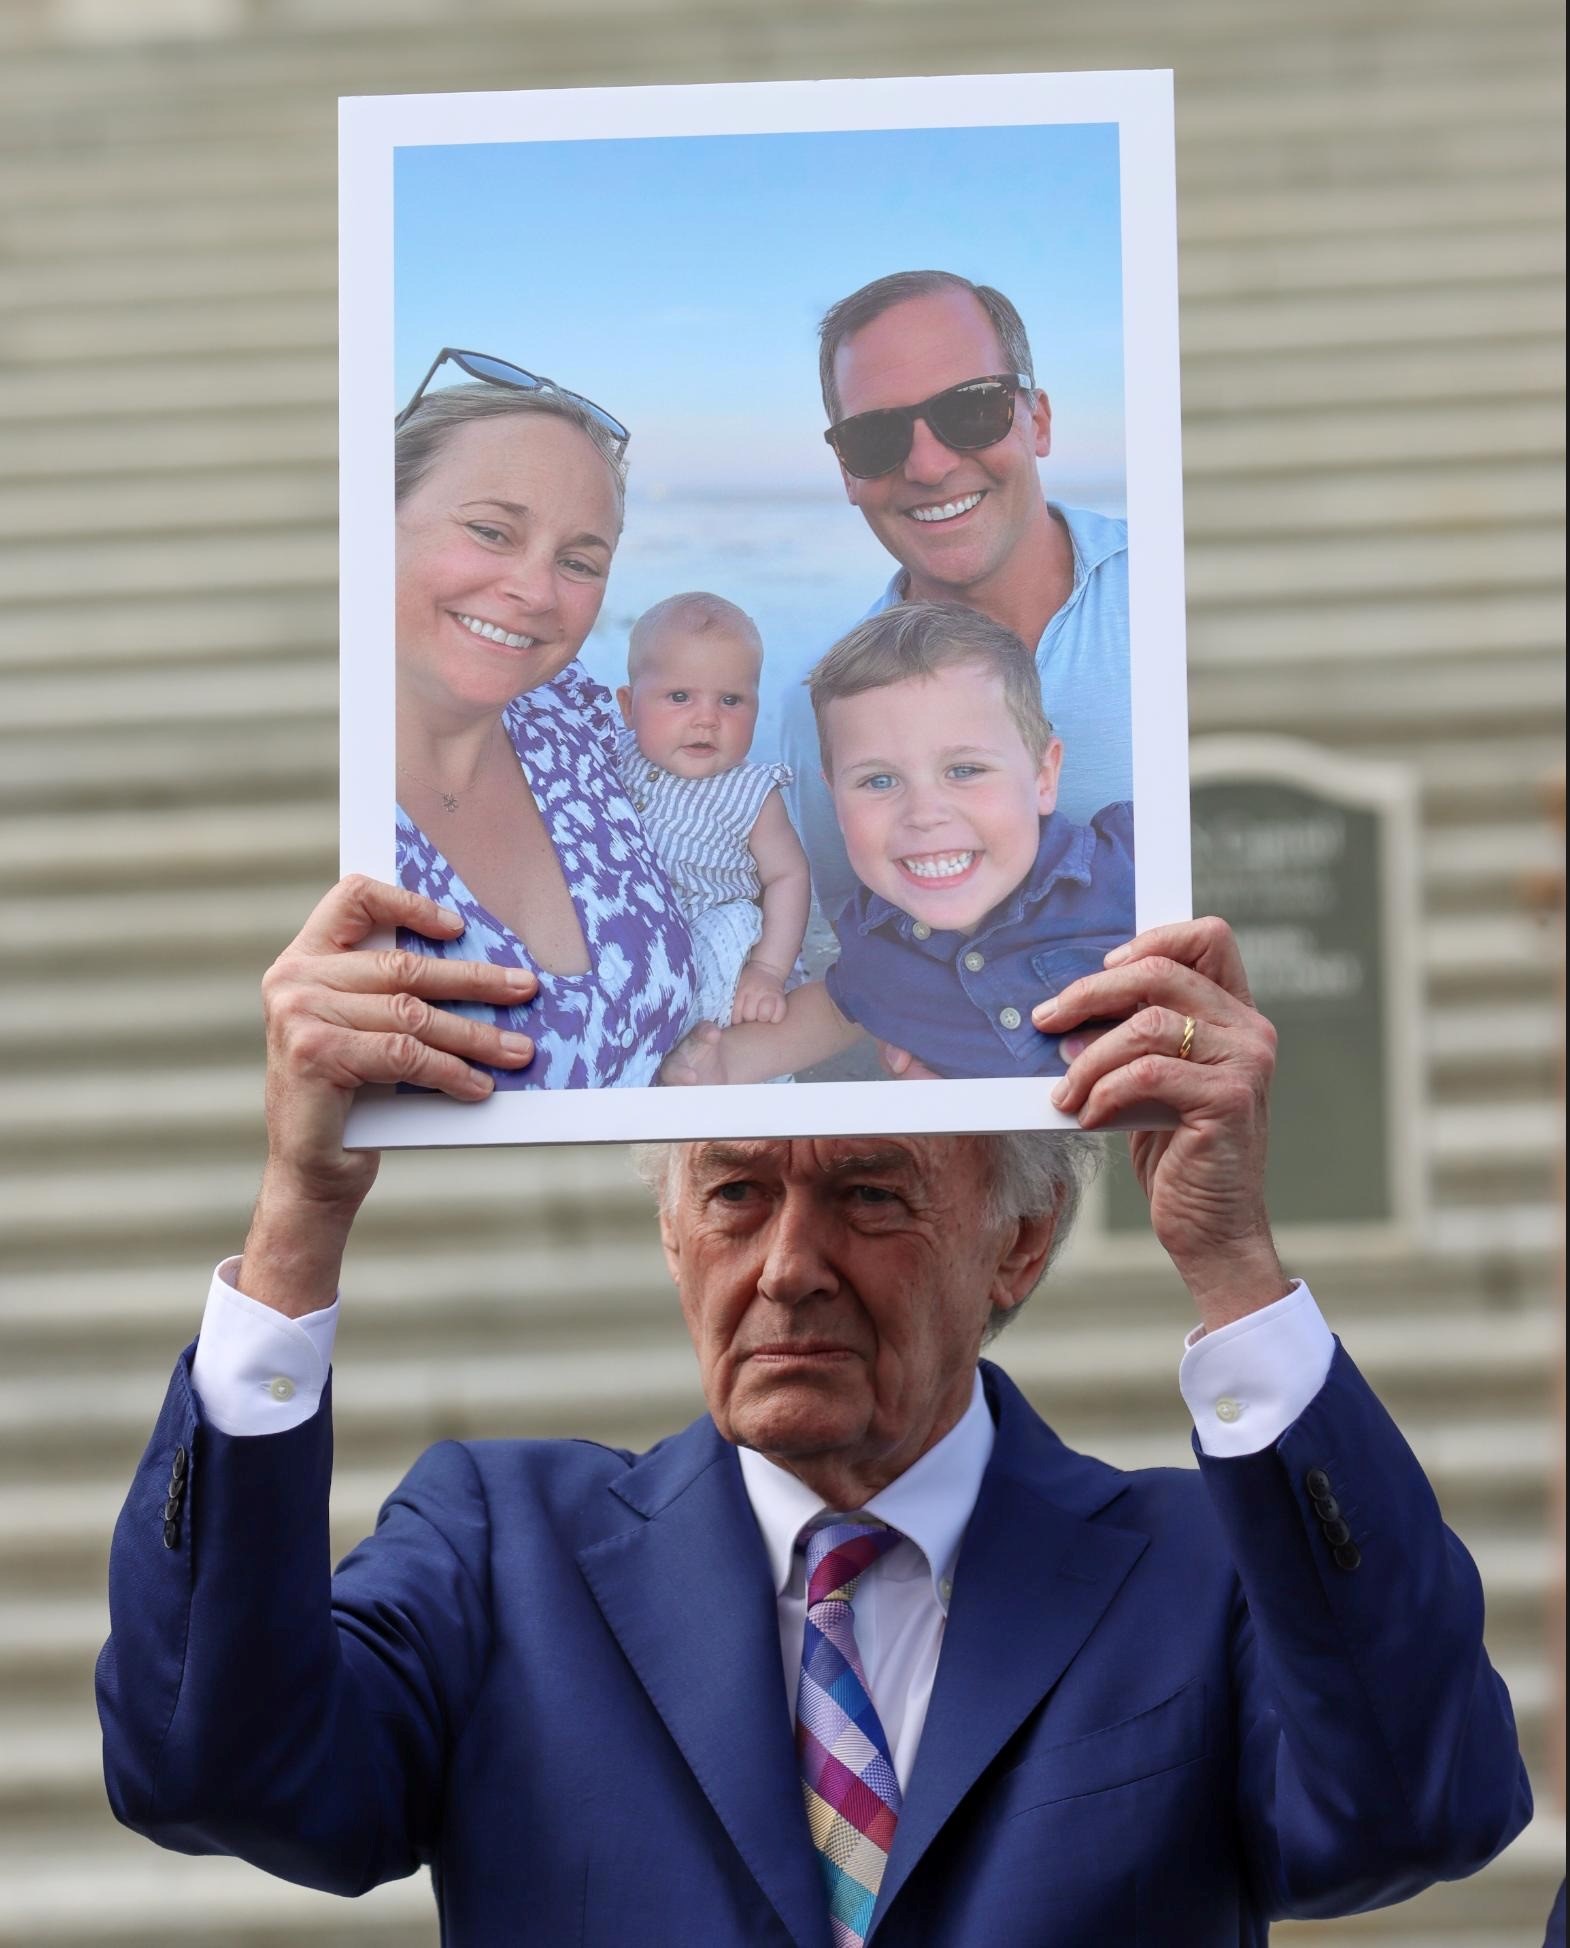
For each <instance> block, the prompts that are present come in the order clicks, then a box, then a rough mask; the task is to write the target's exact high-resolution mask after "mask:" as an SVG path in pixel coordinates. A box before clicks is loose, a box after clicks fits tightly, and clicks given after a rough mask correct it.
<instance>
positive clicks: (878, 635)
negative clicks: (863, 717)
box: [807, 602, 1055, 777]
mask: <svg viewBox="0 0 1570 1948" xmlns="http://www.w3.org/2000/svg"><path fill="white" fill-rule="evenodd" d="M966 663H979V664H980V665H981V667H982V668H983V669H986V670H989V671H991V672H992V673H993V674H994V675H996V676H997V677H998V678H999V680H1000V681H1001V682H1002V685H1003V701H1004V703H1005V704H1006V705H1007V706H1008V713H1009V716H1010V717H1012V718H1013V720H1014V724H1015V727H1016V729H1017V730H1018V731H1019V734H1020V736H1021V737H1023V738H1024V740H1025V748H1026V749H1027V750H1028V751H1029V752H1030V754H1031V756H1032V757H1035V758H1039V757H1041V756H1042V754H1043V753H1044V752H1045V750H1046V748H1047V746H1048V745H1049V744H1050V743H1051V742H1052V739H1053V736H1054V734H1055V733H1054V732H1053V729H1052V721H1051V719H1050V718H1049V717H1048V716H1047V713H1046V711H1045V710H1044V709H1043V708H1042V703H1041V678H1040V677H1039V676H1038V675H1037V673H1036V659H1035V658H1034V657H1033V656H1032V655H1031V653H1030V651H1029V650H1028V649H1027V648H1026V647H1025V645H1024V644H1023V643H1022V642H1021V641H1020V639H1019V637H1018V636H1016V635H1015V634H1014V632H1013V630H1012V629H1005V628H1004V627H1003V625H1002V623H1001V622H994V621H993V620H992V619H991V617H990V616H984V615H982V614H981V613H980V612H979V610H976V609H967V608H964V607H962V606H961V605H960V604H959V603H958V602H901V603H898V604H897V605H896V606H895V607H894V608H892V609H884V610H882V611H881V612H880V613H879V614H877V615H875V616H868V617H867V619H866V620H865V621H864V622H858V623H857V624H856V627H855V628H854V629H852V630H851V631H850V633H849V634H848V635H845V636H841V637H840V639H839V641H838V642H837V643H836V644H835V645H834V647H833V648H832V649H831V650H830V651H829V652H828V654H827V655H826V656H825V657H824V658H823V659H822V660H821V662H819V663H818V664H817V665H816V666H815V667H814V668H813V669H812V670H811V671H810V672H809V674H808V677H807V688H808V691H809V693H810V695H811V697H812V714H813V716H814V717H815V718H816V719H817V723H818V748H819V750H820V751H821V753H822V756H823V771H824V775H825V777H827V776H830V775H832V773H833V769H834V766H833V762H832V759H831V758H830V755H829V740H828V736H827V733H826V731H825V728H824V724H825V717H826V713H827V709H828V706H829V705H830V704H831V703H834V702H836V701H837V700H838V699H839V698H841V697H859V696H861V695H862V694H863V693H864V692H866V691H868V690H882V689H885V688H887V686H888V685H889V684H891V683H908V682H909V681H910V680H911V679H912V678H913V677H923V676H935V675H936V674H937V673H938V671H939V670H952V669H957V668H959V667H960V666H961V665H963V664H966Z"/></svg>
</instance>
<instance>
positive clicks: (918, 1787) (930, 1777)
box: [872, 1367, 1149, 1930]
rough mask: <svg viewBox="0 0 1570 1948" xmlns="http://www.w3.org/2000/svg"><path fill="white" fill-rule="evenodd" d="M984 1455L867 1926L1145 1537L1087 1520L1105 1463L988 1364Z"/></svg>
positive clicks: (1036, 1698) (1014, 1727) (1051, 1681)
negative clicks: (1065, 1440)
mask: <svg viewBox="0 0 1570 1948" xmlns="http://www.w3.org/2000/svg"><path fill="white" fill-rule="evenodd" d="M983 1374H984V1378H985V1380H986V1385H987V1394H988V1398H989V1400H990V1401H991V1403H992V1406H993V1410H994V1413H995V1414H996V1415H997V1418H998V1431H997V1439H996V1442H995V1444H994V1447H993V1452H992V1460H991V1462H990V1463H989V1464H988V1468H987V1473H986V1476H985V1478H984V1479H983V1481H982V1486H981V1493H980V1495H979V1496H978V1498H977V1501H976V1509H975V1513H974V1514H973V1515H972V1517H971V1519H970V1524H969V1526H968V1527H967V1529H966V1531H965V1541H964V1544H963V1546H962V1548H961V1550H960V1556H959V1562H958V1565H957V1567H956V1570H955V1576H954V1598H953V1602H952V1604H951V1606H950V1609H949V1617H948V1624H947V1627H946V1629H945V1631H944V1639H943V1651H942V1655H941V1657H940V1658H939V1661H938V1671H937V1678H936V1681H935V1683H934V1685H933V1690H932V1702H931V1704H930V1706H929V1707H928V1711H927V1721H926V1724H925V1726H924V1728H923V1730H922V1735H921V1749H920V1752H919V1754H918V1756H917V1760H916V1766H915V1770H914V1772H913V1774H912V1776H911V1781H910V1789H909V1791H908V1792H907V1793H906V1794H905V1800H904V1805H903V1807H902V1809H901V1812H900V1818H899V1825H898V1826H897V1827H896V1829H895V1833H894V1846H893V1850H892V1851H891V1853H890V1855H889V1863H888V1867H887V1869H886V1870H885V1872H884V1876H883V1886H882V1890H881V1892H880V1894H879V1897H878V1905H877V1909H876V1912H875V1914H874V1916H873V1923H872V1926H873V1929H874V1930H876V1928H877V1926H878V1924H879V1922H880V1921H881V1920H882V1918H883V1916H884V1915H885V1914H886V1913H887V1911H888V1909H889V1905H890V1903H891V1902H892V1901H893V1900H894V1898H895V1896H896V1895H897V1894H898V1893H899V1891H900V1888H901V1887H902V1886H903V1885H904V1884H905V1882H906V1880H907V1879H908V1878H909V1877H910V1875H911V1873H912V1871H913V1870H914V1869H915V1867H916V1865H917V1863H918V1862H919V1861H920V1859H921V1857H922V1855H923V1854H924V1853H925V1852H926V1850H927V1848H928V1847H929V1846H930V1845H931V1844H932V1842H933V1840H934V1839H935V1838H936V1837H937V1834H938V1832H939V1831H940V1829H941V1828H942V1826H943V1825H944V1823H945V1821H946V1820H947V1819H948V1818H949V1817H950V1815H951V1814H952V1813H953V1811H954V1809H955V1808H956V1807H957V1806H958V1804H959V1802H960V1800H961V1799H962V1798H963V1797H964V1795H965V1794H966V1793H967V1792H968V1791H969V1790H970V1788H971V1787H972V1786H973V1785H974V1784H975V1782H976V1780H977V1779H978V1778H979V1777H980V1776H981V1774H982V1772H983V1771H985V1769H986V1768H987V1766H988V1765H990V1764H991V1762H992V1761H993V1759H995V1758H996V1757H997V1755H998V1753H999V1752H1000V1751H1001V1750H1002V1748H1003V1746H1004V1745H1005V1744H1007V1742H1008V1740H1009V1739H1010V1738H1011V1737H1012V1736H1013V1735H1014V1733H1015V1732H1016V1731H1018V1729H1019V1727H1020V1726H1021V1725H1022V1724H1023V1723H1024V1721H1025V1719H1026V1718H1027V1717H1028V1716H1029V1715H1030V1713H1031V1712H1032V1711H1033V1710H1034V1709H1035V1708H1036V1706H1037V1705H1038V1704H1039V1703H1040V1702H1041V1700H1042V1699H1043V1698H1044V1697H1045V1696H1046V1694H1047V1693H1048V1692H1049V1691H1050V1690H1051V1689H1052V1687H1053V1686H1054V1685H1055V1684H1056V1683H1057V1682H1058V1680H1059V1678H1060V1677H1061V1676H1062V1675H1063V1672H1064V1671H1065V1669H1066V1668H1067V1667H1068V1665H1069V1663H1070V1662H1071V1660H1072V1659H1073V1657H1074V1656H1075V1654H1076V1653H1077V1651H1078V1650H1079V1648H1080V1646H1081V1644H1083V1643H1084V1641H1085V1639H1086V1638H1087V1637H1088V1636H1089V1634H1090V1632H1091V1631H1092V1630H1093V1629H1094V1627H1095V1625H1096V1623H1097V1622H1098V1620H1099V1619H1100V1617H1101V1616H1102V1614H1103V1612H1104V1611H1105V1610H1106V1608H1107V1605H1108V1604H1109V1603H1110V1602H1111V1601H1112V1598H1113V1596H1114V1595H1115V1594H1116V1592H1117V1589H1118V1586H1119V1585H1120V1584H1121V1583H1122V1581H1123V1579H1124V1578H1125V1577H1126V1576H1127V1575H1128V1573H1129V1571H1130V1570H1131V1569H1132V1568H1133V1566H1134V1564H1135V1562H1136V1561H1137V1560H1138V1558H1139V1556H1140V1555H1141V1554H1142V1553H1143V1552H1144V1549H1145V1547H1146V1545H1147V1542H1148V1540H1149V1538H1148V1537H1147V1536H1144V1535H1141V1534H1138V1533H1136V1532H1134V1531H1132V1530H1128V1529H1119V1528H1113V1527H1110V1526H1109V1525H1107V1524H1105V1523H1092V1522H1090V1521H1088V1520H1087V1519H1086V1518H1087V1516H1089V1515H1090V1514H1093V1513H1094V1512H1095V1511H1096V1510H1097V1509H1099V1508H1102V1507H1105V1505H1106V1504H1107V1503H1108V1502H1109V1501H1111V1500H1112V1499H1113V1498H1114V1497H1115V1496H1116V1495H1117V1494H1118V1493H1119V1492H1120V1488H1121V1477H1120V1476H1119V1475H1118V1473H1117V1471H1116V1470H1115V1469H1112V1468H1108V1467H1106V1466H1105V1465H1104V1464H1103V1463H1101V1462H1098V1461H1091V1460H1088V1459H1086V1458H1085V1457H1084V1456H1081V1455H1077V1454H1074V1453H1072V1452H1071V1451H1070V1450H1069V1449H1067V1448H1065V1447H1064V1446H1063V1444H1062V1443H1061V1442H1060V1441H1059V1440H1058V1438H1057V1436H1056V1435H1055V1434H1053V1433H1052V1432H1051V1430H1050V1429H1049V1428H1048V1427H1047V1426H1046V1425H1045V1423H1044V1422H1042V1421H1041V1420H1040V1419H1038V1418H1037V1416H1036V1415H1035V1413H1034V1412H1033V1411H1032V1410H1031V1408H1030V1407H1029V1405H1028V1404H1027V1403H1026V1402H1025V1400H1024V1399H1023V1397H1022V1396H1021V1395H1020V1394H1019V1393H1018V1391H1017V1390H1016V1389H1015V1387H1014V1386H1013V1384H1012V1382H1010V1381H1009V1380H1007V1379H1006V1378H1005V1377H1004V1375H1003V1374H1001V1373H1000V1372H999V1371H998V1370H997V1369H996V1368H992V1367H984V1368H983Z"/></svg>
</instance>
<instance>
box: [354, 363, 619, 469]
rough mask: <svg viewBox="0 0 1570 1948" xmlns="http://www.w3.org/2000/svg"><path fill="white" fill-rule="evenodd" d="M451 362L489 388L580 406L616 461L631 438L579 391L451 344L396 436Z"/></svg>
mask: <svg viewBox="0 0 1570 1948" xmlns="http://www.w3.org/2000/svg"><path fill="white" fill-rule="evenodd" d="M448 359H451V360H452V362H453V364H454V365H456V366H457V367H458V368H459V370H460V371H462V372H467V373H468V375H469V377H470V378H471V379H482V380H484V382H485V384H486V385H488V386H512V387H513V388H514V389H515V390H516V391H518V392H554V393H555V394H556V395H557V397H558V398H560V399H570V400H571V401H572V403H573V404H574V405H575V406H581V407H582V408H583V410H584V411H585V412H586V413H587V414H588V415H589V417H590V418H591V419H592V420H593V421H594V422H595V423H596V425H599V426H603V427H604V428H605V430H606V432H607V433H609V434H610V436H611V438H612V439H613V440H615V441H616V443H617V446H618V448H619V452H618V454H617V458H618V459H619V458H620V457H621V454H622V453H625V452H626V450H627V442H628V441H629V440H630V439H631V438H632V435H631V434H630V433H629V432H628V431H627V429H626V427H625V426H623V425H622V423H621V421H620V420H619V419H615V418H613V417H612V415H611V414H610V413H608V412H606V410H605V408H604V407H603V406H596V405H595V403H594V401H593V400H592V399H585V398H584V396H583V394H582V393H581V392H569V391H568V390H567V388H566V387H565V386H559V385H557V383H556V381H555V380H554V379H547V378H544V377H542V376H541V374H540V373H538V372H526V371H525V370H524V369H523V367H522V366H521V365H509V364H508V362H507V361H506V359H504V358H491V357H490V356H489V354H488V353H485V352H461V351H459V350H457V349H456V348H455V347H454V346H452V345H444V346H443V347H442V349H441V350H440V351H439V352H438V353H437V354H436V356H435V358H433V359H432V360H431V365H430V370H429V371H428V372H427V373H426V375H425V377H424V378H423V379H422V380H421V381H420V383H419V384H418V385H417V386H416V387H415V390H414V397H413V398H412V399H411V400H410V401H409V403H408V405H407V406H405V407H404V409H403V411H402V412H401V413H400V414H399V415H398V417H397V418H396V419H395V420H394V421H393V431H394V432H395V433H396V432H397V430H398V428H399V427H400V426H402V424H403V423H404V421H405V420H406V419H407V418H408V417H409V415H410V414H411V413H412V412H413V411H414V409H415V407H416V406H418V405H419V403H420V401H421V400H422V399H423V398H424V397H425V389H426V387H427V386H428V385H429V384H430V383H431V381H432V379H434V378H435V377H436V374H437V373H438V372H439V371H440V369H441V368H442V366H443V365H444V364H445V363H446V362H447V360H448Z"/></svg>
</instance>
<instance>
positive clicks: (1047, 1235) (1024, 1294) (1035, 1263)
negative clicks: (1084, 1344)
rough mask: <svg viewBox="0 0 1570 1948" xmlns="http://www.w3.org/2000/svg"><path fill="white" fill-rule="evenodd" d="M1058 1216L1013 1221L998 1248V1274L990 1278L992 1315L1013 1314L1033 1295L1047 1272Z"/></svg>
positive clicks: (1051, 1215)
mask: <svg viewBox="0 0 1570 1948" xmlns="http://www.w3.org/2000/svg"><path fill="white" fill-rule="evenodd" d="M1057 1228H1058V1218H1057V1212H1056V1211H1053V1212H1051V1213H1050V1214H1049V1215H1048V1216H1046V1217H1025V1218H1016V1219H1015V1220H1014V1223H1013V1226H1012V1235H1011V1236H1008V1235H1006V1236H1005V1237H1004V1238H1003V1239H1002V1241H1001V1242H1000V1245H999V1254H1000V1255H999V1258H998V1267H997V1270H996V1271H995V1272H994V1273H993V1275H992V1306H993V1310H994V1311H995V1312H1012V1311H1013V1310H1014V1308H1015V1307H1016V1306H1018V1305H1023V1304H1024V1302H1025V1301H1026V1299H1028V1298H1029V1297H1030V1295H1031V1293H1032V1292H1034V1291H1035V1289H1036V1286H1037V1283H1038V1282H1039V1280H1040V1278H1041V1274H1042V1273H1043V1272H1044V1271H1045V1270H1046V1267H1047V1258H1048V1256H1049V1255H1050V1253H1051V1251H1052V1240H1053V1238H1054V1237H1055V1236H1056V1234H1057Z"/></svg>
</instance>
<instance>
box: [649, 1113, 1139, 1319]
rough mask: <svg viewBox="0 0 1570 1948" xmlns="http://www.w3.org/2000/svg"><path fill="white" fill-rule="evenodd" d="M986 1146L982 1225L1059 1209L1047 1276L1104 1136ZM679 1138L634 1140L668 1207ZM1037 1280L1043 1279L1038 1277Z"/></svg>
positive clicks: (997, 1137)
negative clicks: (985, 1190) (671, 1139)
mask: <svg viewBox="0 0 1570 1948" xmlns="http://www.w3.org/2000/svg"><path fill="white" fill-rule="evenodd" d="M969 1140H970V1141H971V1142H974V1143H979V1144H980V1145H981V1146H982V1151H983V1155H984V1168H985V1172H986V1179H987V1195H986V1201H985V1203H984V1204H983V1205H982V1208H981V1213H980V1216H981V1221H982V1223H983V1224H989V1225H990V1224H997V1225H1002V1224H1013V1223H1016V1222H1017V1221H1018V1220H1019V1219H1020V1218H1036V1217H1047V1216H1050V1215H1053V1214H1055V1215H1056V1217H1057V1226H1056V1228H1055V1230H1054V1231H1053V1234H1052V1249H1051V1250H1050V1251H1049V1252H1048V1253H1047V1258H1046V1263H1045V1264H1044V1265H1043V1266H1042V1268H1041V1270H1042V1276H1043V1277H1045V1275H1046V1272H1047V1267H1048V1266H1050V1265H1051V1263H1052V1261H1053V1259H1054V1258H1056V1257H1057V1255H1058V1253H1059V1251H1061V1250H1062V1248H1063V1246H1064V1244H1065V1243H1066V1241H1067V1239H1068V1234H1069V1232H1070V1231H1071V1230H1072V1229H1073V1228H1074V1218H1075V1214H1076V1213H1077V1212H1078V1210H1079V1201H1080V1199H1081V1197H1083V1195H1084V1193H1085V1187H1086V1186H1087V1185H1088V1184H1089V1182H1090V1180H1091V1179H1092V1178H1093V1177H1094V1176H1095V1174H1096V1172H1097V1170H1098V1169H1099V1168H1100V1166H1101V1159H1102V1156H1103V1154H1104V1151H1103V1146H1102V1143H1101V1139H1100V1138H1099V1137H1094V1136H1080V1135H1075V1134H1073V1133H1072V1132H1070V1131H1066V1130H1000V1131H993V1132H991V1133H989V1134H985V1135H976V1136H972V1137H971V1138H970V1139H969ZM683 1147H684V1146H683V1145H681V1144H679V1143H634V1144H633V1145H632V1164H633V1168H634V1169H635V1170H636V1171H637V1173H638V1175H639V1176H640V1177H641V1178H642V1179H643V1181H644V1183H645V1184H646V1185H647V1186H648V1187H649V1189H650V1190H651V1191H652V1192H653V1193H654V1195H655V1197H656V1198H658V1200H659V1202H660V1206H661V1208H662V1209H664V1208H666V1207H667V1206H668V1205H669V1203H670V1201H671V1199H672V1197H673V1196H674V1193H675V1187H676V1169H675V1164H676V1153H677V1151H678V1150H680V1149H682V1148H683ZM1038 1283H1039V1281H1038ZM1019 1310H1020V1307H1018V1306H1015V1307H1014V1308H1013V1309H1012V1310H1010V1311H1007V1312H1000V1313H996V1314H995V1315H994V1317H993V1321H992V1325H991V1327H990V1329H989V1330H988V1333H987V1338H988V1339H995V1338H996V1337H997V1335H998V1334H999V1333H1000V1332H1001V1331H1002V1330H1003V1328H1004V1327H1005V1326H1006V1325H1007V1324H1008V1323H1009V1321H1010V1320H1011V1319H1013V1318H1014V1317H1015V1316H1016V1315H1017V1314H1018V1312H1019Z"/></svg>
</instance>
